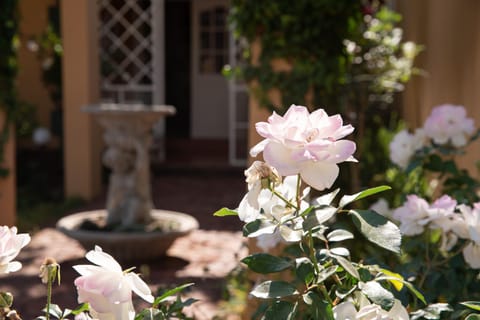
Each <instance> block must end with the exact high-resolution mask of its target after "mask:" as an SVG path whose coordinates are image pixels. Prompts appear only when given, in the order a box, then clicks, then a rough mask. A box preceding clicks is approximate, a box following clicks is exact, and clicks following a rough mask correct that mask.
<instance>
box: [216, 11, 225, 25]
mask: <svg viewBox="0 0 480 320" xmlns="http://www.w3.org/2000/svg"><path fill="white" fill-rule="evenodd" d="M226 17H227V11H226V10H225V8H223V7H217V8H215V25H216V26H217V27H224V26H225V25H226V21H225V20H226Z"/></svg>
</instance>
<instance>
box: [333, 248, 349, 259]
mask: <svg viewBox="0 0 480 320" xmlns="http://www.w3.org/2000/svg"><path fill="white" fill-rule="evenodd" d="M330 252H331V253H333V254H335V255H338V256H343V257H348V256H349V255H350V251H348V249H347V248H344V247H337V248H331V249H330Z"/></svg>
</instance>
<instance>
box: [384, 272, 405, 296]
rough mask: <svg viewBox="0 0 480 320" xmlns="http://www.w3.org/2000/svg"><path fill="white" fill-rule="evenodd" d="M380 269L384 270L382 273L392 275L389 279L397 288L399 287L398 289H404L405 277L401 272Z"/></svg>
mask: <svg viewBox="0 0 480 320" xmlns="http://www.w3.org/2000/svg"><path fill="white" fill-rule="evenodd" d="M380 271H382V273H383V274H385V275H386V276H389V277H390V279H387V280H388V281H389V282H390V283H391V284H392V285H393V286H394V287H395V289H397V291H400V290H402V289H403V281H404V279H403V277H402V276H401V275H400V274H398V273H395V272H392V271H390V270H387V269H380Z"/></svg>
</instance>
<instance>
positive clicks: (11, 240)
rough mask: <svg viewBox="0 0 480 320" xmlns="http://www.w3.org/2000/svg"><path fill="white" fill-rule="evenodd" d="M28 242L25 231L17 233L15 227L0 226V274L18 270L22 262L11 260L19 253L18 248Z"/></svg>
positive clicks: (28, 237) (28, 236)
mask: <svg viewBox="0 0 480 320" xmlns="http://www.w3.org/2000/svg"><path fill="white" fill-rule="evenodd" d="M29 242H30V235H28V234H27V233H20V234H17V228H16V227H11V228H9V227H7V226H2V227H0V274H3V273H10V272H15V271H18V270H20V268H22V264H21V263H20V262H18V261H12V260H13V259H15V258H16V257H17V255H18V254H19V253H20V250H21V249H22V248H23V247H25V246H26V245H27V244H28V243H29Z"/></svg>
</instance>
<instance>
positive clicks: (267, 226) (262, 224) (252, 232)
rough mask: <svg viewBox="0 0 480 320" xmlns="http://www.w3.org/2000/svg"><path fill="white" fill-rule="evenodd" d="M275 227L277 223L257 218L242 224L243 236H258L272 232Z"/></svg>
mask: <svg viewBox="0 0 480 320" xmlns="http://www.w3.org/2000/svg"><path fill="white" fill-rule="evenodd" d="M276 228H277V225H276V224H273V223H271V222H270V221H267V220H263V219H257V220H255V221H252V222H249V223H247V224H246V225H244V226H243V236H245V237H258V236H259V235H262V234H272V233H274V232H275V229H276Z"/></svg>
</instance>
